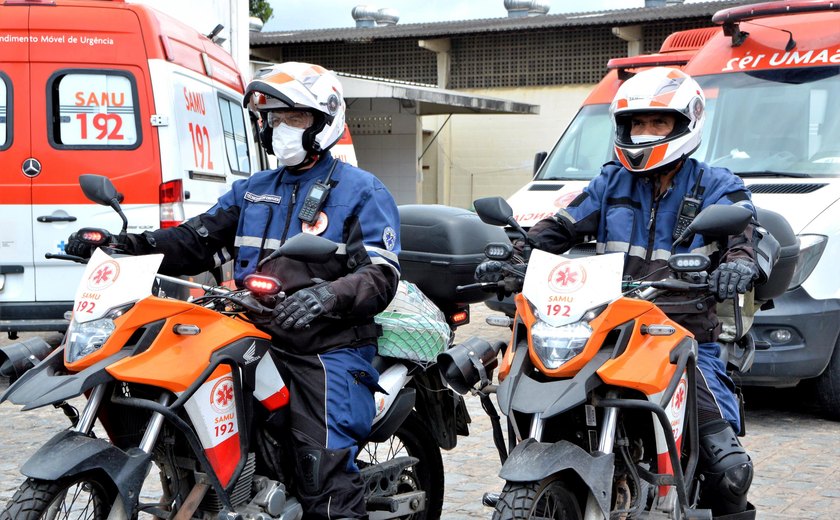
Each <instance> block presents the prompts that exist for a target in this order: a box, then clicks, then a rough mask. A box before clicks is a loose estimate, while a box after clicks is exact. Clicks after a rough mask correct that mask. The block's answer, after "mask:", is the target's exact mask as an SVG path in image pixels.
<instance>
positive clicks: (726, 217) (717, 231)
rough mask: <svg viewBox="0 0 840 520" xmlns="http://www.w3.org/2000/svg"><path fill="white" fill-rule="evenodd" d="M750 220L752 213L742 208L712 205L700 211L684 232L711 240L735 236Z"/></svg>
mask: <svg viewBox="0 0 840 520" xmlns="http://www.w3.org/2000/svg"><path fill="white" fill-rule="evenodd" d="M752 218H753V212H752V211H750V210H749V209H747V208H745V207H743V206H728V205H727V206H724V205H722V204H714V205H712V206H709V207H707V208H706V209H704V210H703V211H701V212H700V213H699V214H698V215H697V217H696V218H695V219H694V220H693V221H692V222H691V224H689V225H688V228H687V229H686V231H687V232H693V233H699V234H701V235H703V236H706V237H712V238H716V237H723V236H730V235H737V234H738V233H741V232H742V231H744V230H745V229H746V228H747V225H748V224H749V223H750V221H751V220H752ZM686 236H687V235H686Z"/></svg>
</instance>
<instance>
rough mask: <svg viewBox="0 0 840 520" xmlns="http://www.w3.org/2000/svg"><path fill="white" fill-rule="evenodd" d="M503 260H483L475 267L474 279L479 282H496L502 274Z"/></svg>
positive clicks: (502, 276)
mask: <svg viewBox="0 0 840 520" xmlns="http://www.w3.org/2000/svg"><path fill="white" fill-rule="evenodd" d="M504 269H505V262H500V261H498V260H485V261H484V262H482V263H480V264H478V267H476V268H475V279H476V280H477V281H479V282H498V281H499V280H501V279H502V278H504V277H505V275H504Z"/></svg>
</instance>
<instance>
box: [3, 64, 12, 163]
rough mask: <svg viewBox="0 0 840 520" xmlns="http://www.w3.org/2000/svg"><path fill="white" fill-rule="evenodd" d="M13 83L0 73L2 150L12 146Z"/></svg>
mask: <svg viewBox="0 0 840 520" xmlns="http://www.w3.org/2000/svg"><path fill="white" fill-rule="evenodd" d="M13 106H14V105H13V104H12V83H11V82H10V81H9V77H8V76H6V75H5V74H3V73H2V72H0V150H5V149H7V148H8V147H9V146H10V145H11V144H12V107H13Z"/></svg>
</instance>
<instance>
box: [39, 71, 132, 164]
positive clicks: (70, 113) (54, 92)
mask: <svg viewBox="0 0 840 520" xmlns="http://www.w3.org/2000/svg"><path fill="white" fill-rule="evenodd" d="M47 98H48V99H47V105H48V107H49V109H48V110H49V114H48V117H49V120H48V125H49V134H50V135H49V138H50V143H51V144H52V145H53V146H54V147H55V148H61V149H134V148H137V147H138V146H140V141H141V131H140V109H139V108H138V106H137V84H136V81H135V79H134V76H132V75H131V74H130V73H128V72H126V71H121V70H101V69H97V70H82V69H66V70H60V71H58V72H56V73H54V74H53V75H52V76H51V77H50V79H49V81H48V82H47Z"/></svg>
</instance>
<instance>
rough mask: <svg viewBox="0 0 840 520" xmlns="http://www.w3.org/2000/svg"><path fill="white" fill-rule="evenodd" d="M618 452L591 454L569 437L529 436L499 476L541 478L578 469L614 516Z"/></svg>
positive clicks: (606, 513) (514, 479)
mask: <svg viewBox="0 0 840 520" xmlns="http://www.w3.org/2000/svg"><path fill="white" fill-rule="evenodd" d="M614 468H615V455H613V454H612V453H610V454H598V455H595V454H590V453H587V452H586V451H584V450H583V449H581V448H580V447H579V446H577V445H575V444H572V443H571V442H569V441H565V440H561V441H558V442H555V443H551V444H549V443H544V442H537V441H536V440H534V439H525V440H524V441H522V442H520V443H519V444H518V445H517V446H516V447H515V448H514V449H513V451H511V452H510V455H509V456H508V459H507V461H505V463H504V465H503V466H502V469H501V470H500V471H499V477H500V478H502V479H504V480H505V481H510V482H539V481H541V480H543V479H544V478H546V477H549V476H551V475H554V474H556V473H560V472H561V471H567V470H568V471H572V472H574V473H575V474H576V475H577V476H578V477H580V479H581V480H582V481H583V483H584V484H586V486H587V487H588V488H589V492H590V493H591V494H592V496H593V497H594V498H595V501H596V502H597V503H598V507H600V508H601V512H602V513H603V515H604V518H609V517H610V514H609V513H610V495H611V490H612V479H613V469H614Z"/></svg>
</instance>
